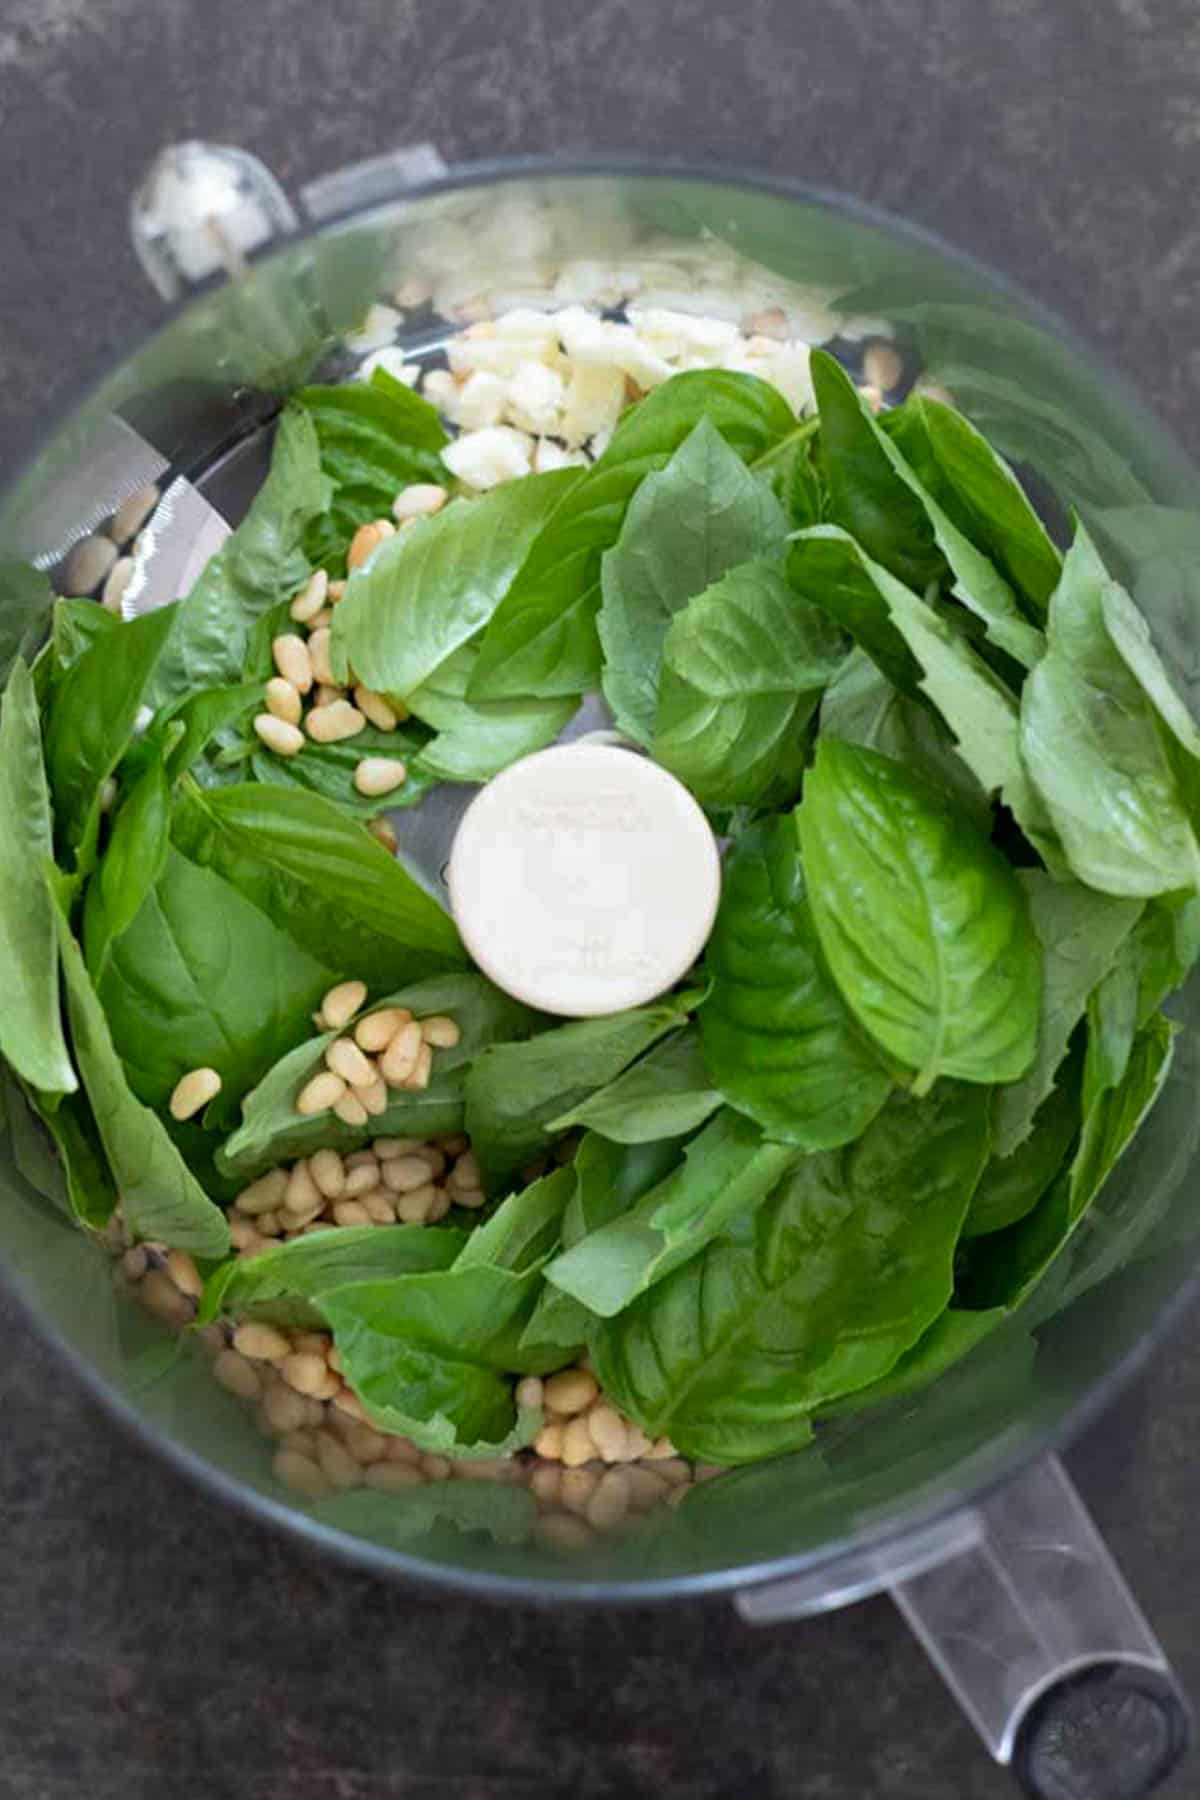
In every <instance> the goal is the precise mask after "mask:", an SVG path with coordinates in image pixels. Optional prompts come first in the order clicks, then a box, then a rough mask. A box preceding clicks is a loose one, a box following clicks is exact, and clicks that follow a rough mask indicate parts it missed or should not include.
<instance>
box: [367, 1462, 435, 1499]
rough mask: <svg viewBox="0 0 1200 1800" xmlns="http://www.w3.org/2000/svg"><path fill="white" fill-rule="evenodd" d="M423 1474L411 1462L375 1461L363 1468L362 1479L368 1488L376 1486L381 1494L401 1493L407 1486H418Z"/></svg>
mask: <svg viewBox="0 0 1200 1800" xmlns="http://www.w3.org/2000/svg"><path fill="white" fill-rule="evenodd" d="M423 1479H424V1478H423V1476H422V1474H421V1471H420V1470H419V1469H414V1468H413V1466H412V1464H411V1463H394V1462H377V1463H372V1464H371V1466H370V1468H369V1469H366V1470H364V1472H363V1480H364V1481H365V1482H366V1484H367V1486H368V1487H369V1488H378V1489H379V1491H380V1493H381V1494H403V1493H406V1492H407V1491H408V1489H409V1488H415V1487H420V1486H421V1483H422V1481H423Z"/></svg>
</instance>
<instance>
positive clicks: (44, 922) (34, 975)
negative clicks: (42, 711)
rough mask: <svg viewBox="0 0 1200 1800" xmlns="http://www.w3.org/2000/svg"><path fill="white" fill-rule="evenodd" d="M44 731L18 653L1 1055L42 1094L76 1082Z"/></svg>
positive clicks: (12, 705)
mask: <svg viewBox="0 0 1200 1800" xmlns="http://www.w3.org/2000/svg"><path fill="white" fill-rule="evenodd" d="M52 838H53V834H52V826H51V815H50V794H49V790H48V787H47V784H46V770H45V767H44V765H43V762H42V732H41V725H40V724H39V721H38V707H37V699H36V697H35V695H34V691H33V681H32V678H31V676H30V673H29V670H28V668H27V667H26V665H25V663H24V661H23V660H22V659H21V657H20V656H18V657H17V659H16V661H15V662H14V663H13V665H12V673H11V674H10V676H9V679H8V686H7V687H6V688H5V690H4V698H3V701H2V702H0V857H3V859H4V863H3V885H2V886H0V993H2V994H3V996H4V998H3V1002H2V1003H0V1054H3V1056H5V1057H6V1058H7V1060H8V1061H9V1062H10V1063H11V1064H12V1066H13V1068H14V1069H15V1070H16V1072H17V1074H18V1075H20V1076H22V1077H23V1078H24V1079H25V1080H26V1081H28V1082H29V1083H30V1084H31V1085H32V1086H33V1087H35V1088H40V1089H41V1090H42V1091H43V1092H45V1093H47V1094H69V1093H71V1092H73V1090H74V1089H75V1088H77V1087H78V1085H79V1084H78V1082H77V1080H76V1078H75V1071H74V1069H73V1068H72V1066H71V1057H70V1053H69V1051H68V1050H67V1046H66V1041H65V1039H64V1037H63V1030H62V1017H61V1013H60V1010H59V996H58V941H57V937H56V934H55V928H54V912H53V907H52V904H51V900H50V896H49V894H48V893H47V891H46V883H45V879H44V876H43V874H42V870H43V867H44V865H45V864H46V863H47V862H49V861H50V860H51V858H52V855H53V841H52Z"/></svg>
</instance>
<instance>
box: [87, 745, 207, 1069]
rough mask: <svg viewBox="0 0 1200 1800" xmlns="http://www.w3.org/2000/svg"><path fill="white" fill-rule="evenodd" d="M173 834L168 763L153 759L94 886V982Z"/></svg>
mask: <svg viewBox="0 0 1200 1800" xmlns="http://www.w3.org/2000/svg"><path fill="white" fill-rule="evenodd" d="M170 834H171V789H170V786H169V784H168V781H167V774H166V770H165V769H164V768H163V765H162V764H161V763H160V762H153V763H151V764H150V766H149V767H148V768H147V769H146V771H145V773H144V774H143V775H142V776H141V777H140V778H139V779H138V780H137V781H136V782H135V784H134V786H133V788H132V789H131V790H130V792H129V794H128V795H127V796H126V798H125V800H124V801H123V802H122V804H121V807H120V810H119V811H118V813H117V816H116V820H115V822H114V824H113V829H112V836H111V837H110V838H109V840H108V844H107V846H106V848H105V851H104V855H103V857H102V859H101V862H100V868H99V870H98V872H97V874H96V875H95V877H94V878H93V880H92V881H91V882H90V883H89V884H88V890H87V896H86V899H85V903H84V933H83V941H84V951H85V955H86V958H87V966H88V972H89V974H90V975H91V977H92V980H93V981H96V982H99V981H100V979H101V977H102V976H103V974H104V971H105V969H106V967H107V965H108V957H109V952H110V951H111V949H112V946H113V944H114V942H115V941H116V939H117V938H119V937H120V936H121V935H122V934H123V933H124V932H126V931H128V929H129V927H130V926H131V925H132V924H133V921H134V919H135V918H136V917H137V915H138V913H139V911H140V910H141V907H142V904H143V902H144V901H145V899H146V897H147V895H148V894H149V893H150V892H151V891H152V889H153V888H154V886H155V884H156V882H157V881H158V880H159V878H160V876H161V875H162V873H163V870H164V869H165V868H166V863H167V852H168V850H169V849H170V843H171V835H170ZM196 1066H197V1065H196V1064H195V1063H192V1064H190V1065H189V1067H192V1068H195V1067H196Z"/></svg>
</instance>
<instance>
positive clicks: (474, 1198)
mask: <svg viewBox="0 0 1200 1800" xmlns="http://www.w3.org/2000/svg"><path fill="white" fill-rule="evenodd" d="M451 1198H452V1199H453V1202H454V1205H455V1206H461V1207H462V1208H463V1210H464V1211H465V1212H477V1211H478V1210H479V1208H480V1207H481V1206H484V1205H485V1204H486V1203H487V1195H486V1194H485V1193H484V1192H483V1190H482V1188H474V1189H467V1188H458V1189H456V1191H455V1192H454V1194H453V1195H452V1196H451Z"/></svg>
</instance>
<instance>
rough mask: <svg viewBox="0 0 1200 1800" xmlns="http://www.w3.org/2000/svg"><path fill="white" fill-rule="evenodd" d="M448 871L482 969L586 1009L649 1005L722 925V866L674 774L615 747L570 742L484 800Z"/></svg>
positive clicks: (575, 1014)
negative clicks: (714, 928)
mask: <svg viewBox="0 0 1200 1800" xmlns="http://www.w3.org/2000/svg"><path fill="white" fill-rule="evenodd" d="M446 879H447V884H448V886H449V889H450V904H451V907H452V909H453V912H454V917H455V921H456V923H457V925H458V928H459V931H460V932H461V934H462V938H463V942H464V943H465V944H466V946H467V949H468V950H469V951H470V953H471V955H472V956H473V957H474V959H475V961H476V962H477V963H478V964H479V967H480V968H481V969H482V970H483V972H484V974H485V975H488V976H489V977H490V978H491V980H492V981H494V982H495V983H496V985H497V986H498V987H502V988H503V989H504V990H505V991H506V992H507V993H510V994H513V995H514V996H515V997H516V998H517V999H518V1000H524V1001H525V1002H526V1004H527V1005H529V1006H536V1007H538V1008H540V1009H541V1010H542V1011H543V1012H551V1013H559V1014H561V1015H562V1016H564V1017H566V1018H576V1019H583V1018H594V1017H597V1016H599V1015H600V1014H603V1013H614V1012H620V1011H622V1009H623V1008H625V1007H627V1006H640V1005H641V1004H642V1003H643V1002H644V1001H647V1000H652V999H654V998H655V996H656V995H658V994H661V993H663V992H665V990H666V989H667V988H669V987H671V986H672V985H673V983H675V982H676V981H678V980H679V978H680V976H681V975H684V974H686V972H687V970H688V969H690V968H691V966H692V964H693V963H694V962H695V960H696V958H697V957H698V956H699V954H700V952H701V950H702V949H703V947H704V944H705V942H706V940H707V938H708V934H709V932H710V931H711V930H712V924H713V919H714V917H715V915H716V910H717V900H718V897H719V894H720V887H721V868H720V859H719V857H718V854H717V846H716V840H715V839H714V837H713V834H712V829H711V827H710V826H709V823H708V821H707V819H706V818H705V817H704V814H703V813H702V812H701V810H700V808H699V806H697V804H696V802H695V801H694V800H693V799H692V796H691V795H690V794H689V793H688V791H687V789H686V788H685V787H683V786H682V785H681V784H680V783H679V782H678V781H676V779H675V777H674V776H673V775H668V774H667V772H666V770H665V769H660V768H659V767H658V765H657V764H656V763H652V762H651V761H649V759H648V758H647V757H644V756H640V755H638V754H637V753H636V752H634V751H631V750H622V749H618V748H616V747H614V746H613V745H610V744H560V745H556V746H555V747H554V748H553V749H550V750H542V751H539V752H538V754H537V755H535V756H527V757H525V758H524V760H523V761H521V762H518V763H514V764H513V765H512V767H511V768H509V769H505V770H504V772H503V774H500V775H497V776H496V778H495V779H494V780H493V781H491V782H489V783H488V785H487V786H486V787H485V788H484V789H483V791H482V792H481V793H480V794H479V795H478V796H477V797H476V798H475V800H473V801H472V803H471V805H470V806H469V807H468V809H467V811H466V813H465V814H464V815H463V819H462V823H461V824H460V826H459V828H458V832H457V834H456V836H455V839H454V845H453V848H452V850H451V852H450V864H449V868H448V870H447V875H446Z"/></svg>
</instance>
